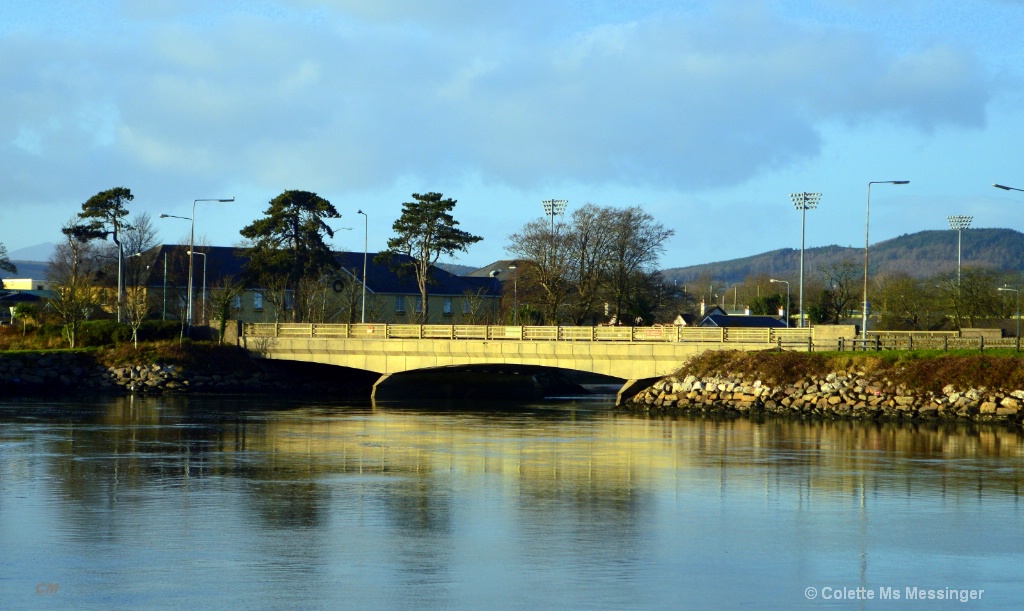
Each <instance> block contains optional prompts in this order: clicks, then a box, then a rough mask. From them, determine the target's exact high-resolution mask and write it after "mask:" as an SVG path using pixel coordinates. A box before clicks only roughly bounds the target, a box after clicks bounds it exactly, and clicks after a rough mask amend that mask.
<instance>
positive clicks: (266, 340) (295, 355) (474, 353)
mask: <svg viewBox="0 0 1024 611" xmlns="http://www.w3.org/2000/svg"><path fill="white" fill-rule="evenodd" d="M811 341H812V335H811V330H810V329H761V328H758V329H751V328H724V329H723V328H685V327H675V326H665V327H522V326H519V327H501V326H483V325H384V324H379V325H378V324H353V325H347V324H315V323H314V324H309V323H306V324H303V323H284V324H273V323H255V324H247V325H245V327H244V330H243V335H242V338H241V342H242V345H243V346H244V347H246V348H248V349H249V350H252V351H254V352H257V353H259V354H261V355H262V356H264V357H266V358H271V359H287V360H294V361H305V362H311V363H323V364H328V365H338V366H342V367H351V368H354V369H362V370H366V371H373V372H377V373H380V374H382V375H383V376H385V377H387V376H389V375H392V374H396V373H402V372H406V371H414V370H424V369H437V368H443V367H456V366H482V365H511V366H515V365H520V366H533V367H537V366H540V367H552V368H557V369H568V370H574V371H582V372H590V373H596V374H601V375H606V376H611V377H615V378H620V379H624V380H629V381H630V382H628V383H627V386H633V385H635V384H637V383H638V382H642V381H643V382H645V381H648V380H651V379H655V378H659V377H661V376H665V375H668V374H670V373H672V372H674V371H676V370H677V369H679V367H680V365H681V364H682V363H683V362H684V361H685V360H686V359H687V358H689V357H691V356H693V355H695V354H698V353H701V352H704V351H706V350H767V349H771V348H780V347H781V348H786V349H803V350H807V349H808V348H809V347H810V345H811ZM383 379H384V378H382V380H383ZM378 384H379V382H378Z"/></svg>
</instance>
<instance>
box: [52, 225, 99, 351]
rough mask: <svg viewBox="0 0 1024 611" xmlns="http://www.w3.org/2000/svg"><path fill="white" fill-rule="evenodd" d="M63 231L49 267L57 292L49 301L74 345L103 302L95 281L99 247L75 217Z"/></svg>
mask: <svg viewBox="0 0 1024 611" xmlns="http://www.w3.org/2000/svg"><path fill="white" fill-rule="evenodd" d="M61 232H62V233H63V234H64V236H65V238H66V240H65V241H64V242H63V243H61V244H60V245H58V246H57V250H56V251H55V253H54V255H53V257H52V258H51V259H50V262H49V266H48V267H47V274H46V278H47V280H48V281H49V282H50V283H51V284H52V285H53V293H54V295H55V296H54V297H52V298H50V299H49V300H47V304H48V305H49V307H50V309H51V310H52V311H53V312H54V314H55V315H56V316H57V318H58V320H60V322H61V324H62V325H63V326H64V335H65V338H66V339H67V341H68V344H69V345H70V347H71V348H74V347H75V341H76V339H77V337H78V330H79V328H80V327H81V326H82V322H84V321H85V320H88V318H89V316H90V314H92V310H93V308H95V307H96V306H97V305H98V304H99V290H98V287H97V286H96V283H95V276H96V273H97V271H98V266H97V262H96V256H95V255H96V252H95V248H94V247H93V246H92V244H91V242H90V240H89V238H88V237H87V235H86V234H85V233H83V232H82V231H81V226H80V225H77V224H75V220H74V219H72V220H71V221H69V222H68V223H67V224H66V225H65V226H64V228H63V229H62V230H61Z"/></svg>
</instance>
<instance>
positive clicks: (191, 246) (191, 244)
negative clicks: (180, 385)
mask: <svg viewBox="0 0 1024 611" xmlns="http://www.w3.org/2000/svg"><path fill="white" fill-rule="evenodd" d="M233 201H235V198H234V197H227V198H203V199H194V200H192V229H191V231H189V235H188V293H187V294H188V327H189V335H191V332H192V322H193V318H192V251H193V250H195V247H196V204H197V203H199V202H233ZM204 261H205V259H204Z"/></svg>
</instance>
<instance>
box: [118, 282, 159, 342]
mask: <svg viewBox="0 0 1024 611" xmlns="http://www.w3.org/2000/svg"><path fill="white" fill-rule="evenodd" d="M123 309H124V314H125V318H126V319H127V321H128V325H129V326H130V327H131V328H132V342H133V343H134V344H135V348H136V349H138V347H139V327H141V326H142V323H143V321H145V320H146V318H147V317H148V316H149V314H150V312H151V311H152V306H151V304H150V303H149V297H148V296H147V295H146V289H145V288H143V287H139V286H130V287H127V288H125V291H124V304H123Z"/></svg>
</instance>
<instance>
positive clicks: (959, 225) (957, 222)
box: [946, 214, 974, 288]
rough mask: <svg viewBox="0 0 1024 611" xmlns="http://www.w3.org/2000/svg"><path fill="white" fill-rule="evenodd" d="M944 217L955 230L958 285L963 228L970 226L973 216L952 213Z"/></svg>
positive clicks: (957, 283) (958, 283) (957, 284)
mask: <svg viewBox="0 0 1024 611" xmlns="http://www.w3.org/2000/svg"><path fill="white" fill-rule="evenodd" d="M946 219H947V220H948V221H949V228H950V229H953V230H955V231H956V286H957V287H958V288H959V287H960V253H961V250H960V246H961V244H962V243H963V241H962V237H963V232H964V229H967V228H968V227H970V226H971V221H972V220H974V217H973V216H964V215H963V214H954V215H952V216H947V217H946Z"/></svg>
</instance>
